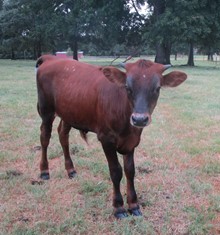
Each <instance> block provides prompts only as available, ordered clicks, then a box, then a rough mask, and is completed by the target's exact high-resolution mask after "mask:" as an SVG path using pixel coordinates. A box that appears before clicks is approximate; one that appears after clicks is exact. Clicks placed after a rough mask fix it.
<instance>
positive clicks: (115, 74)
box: [102, 67, 126, 85]
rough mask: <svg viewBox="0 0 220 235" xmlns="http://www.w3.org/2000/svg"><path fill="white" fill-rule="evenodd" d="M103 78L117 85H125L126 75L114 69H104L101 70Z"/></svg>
mask: <svg viewBox="0 0 220 235" xmlns="http://www.w3.org/2000/svg"><path fill="white" fill-rule="evenodd" d="M102 72H103V74H104V75H105V77H106V78H107V79H108V80H109V81H110V82H114V83H116V84H118V85H125V83H126V73H124V72H122V71H121V70H119V69H116V68H114V67H105V68H103V69H102Z"/></svg>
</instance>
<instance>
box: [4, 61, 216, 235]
mask: <svg viewBox="0 0 220 235" xmlns="http://www.w3.org/2000/svg"><path fill="white" fill-rule="evenodd" d="M84 60H86V58H85V59H84ZM109 61H110V60H107V59H106V60H105V61H104V60H101V59H97V60H95V61H94V60H91V59H90V60H89V62H90V63H99V64H109ZM183 63H184V61H179V60H178V61H177V62H173V64H174V65H176V66H175V67H174V68H172V69H170V71H171V70H174V69H175V70H181V71H184V72H186V73H187V74H188V79H187V81H186V82H185V83H184V84H182V85H181V86H179V87H178V88H175V89H163V90H162V91H161V96H160V100H159V102H158V105H157V107H156V109H155V111H154V114H153V122H152V124H151V125H150V126H149V127H147V128H146V129H145V130H144V132H143V135H142V140H141V144H140V145H139V147H138V148H137V149H136V154H135V162H136V180H135V183H136V189H137V193H138V198H139V202H140V205H141V208H142V212H143V217H141V218H133V217H129V218H128V219H124V220H121V221H117V220H115V219H114V217H113V216H112V206H111V199H112V184H111V181H110V178H109V173H108V168H107V162H106V159H105V156H104V154H103V152H102V149H101V146H100V144H99V142H98V141H97V139H96V136H95V135H94V134H91V133H90V134H89V138H88V140H89V145H87V144H86V143H85V142H84V141H83V140H82V139H81V138H80V135H79V133H78V132H77V131H76V130H72V131H71V135H70V143H71V152H72V159H73V160H74V163H75V166H76V170H77V173H78V175H77V177H76V178H74V179H73V180H69V179H68V178H67V175H66V172H65V170H64V160H63V156H62V151H61V147H60V144H59V141H58V136H57V133H56V128H57V124H58V120H56V121H55V123H54V129H53V135H52V138H51V142H50V147H49V159H50V160H49V163H50V173H51V180H50V181H48V182H45V183H43V184H33V182H35V181H34V180H36V179H38V175H39V159H40V150H39V145H40V141H39V126H40V123H41V120H40V118H39V116H38V113H37V110H36V100H37V92H36V86H35V71H34V64H35V62H33V61H9V60H0V234H1V235H7V234H10V235H39V234H51V235H54V234H59V235H60V234H125V235H130V234H149V235H153V234H162V235H165V234H166V235H167V234H169V235H170V234H174V235H179V234H195V235H202V234H204V235H206V234H208V235H215V234H219V233H220V65H219V64H216V63H211V62H206V61H203V60H200V61H197V62H196V65H197V66H196V67H194V68H188V67H185V66H179V65H180V64H183ZM178 64H179V65H178ZM122 192H123V195H124V196H126V195H125V179H124V178H123V180H122Z"/></svg>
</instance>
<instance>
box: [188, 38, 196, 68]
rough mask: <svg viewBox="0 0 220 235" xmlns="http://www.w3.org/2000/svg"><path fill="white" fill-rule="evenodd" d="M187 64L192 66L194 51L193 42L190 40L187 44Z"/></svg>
mask: <svg viewBox="0 0 220 235" xmlns="http://www.w3.org/2000/svg"><path fill="white" fill-rule="evenodd" d="M187 65H188V66H194V51H193V42H190V45H189V55H188V62H187Z"/></svg>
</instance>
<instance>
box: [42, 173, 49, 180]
mask: <svg viewBox="0 0 220 235" xmlns="http://www.w3.org/2000/svg"><path fill="white" fill-rule="evenodd" d="M40 178H41V179H42V180H49V179H50V175H49V173H48V172H43V173H41V174H40Z"/></svg>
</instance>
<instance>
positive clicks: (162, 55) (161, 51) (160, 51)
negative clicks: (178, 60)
mask: <svg viewBox="0 0 220 235" xmlns="http://www.w3.org/2000/svg"><path fill="white" fill-rule="evenodd" d="M170 53H171V45H169V44H167V45H166V44H164V43H162V44H158V45H157V48H156V57H155V62H156V63H160V64H170Z"/></svg>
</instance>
